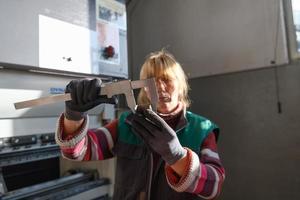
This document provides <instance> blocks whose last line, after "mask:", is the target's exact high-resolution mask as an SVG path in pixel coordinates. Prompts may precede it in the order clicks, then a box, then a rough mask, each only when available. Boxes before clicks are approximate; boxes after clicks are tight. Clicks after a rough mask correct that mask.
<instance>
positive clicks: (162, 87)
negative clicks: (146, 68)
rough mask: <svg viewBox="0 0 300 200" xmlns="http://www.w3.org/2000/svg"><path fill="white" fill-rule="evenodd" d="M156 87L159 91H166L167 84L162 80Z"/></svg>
mask: <svg viewBox="0 0 300 200" xmlns="http://www.w3.org/2000/svg"><path fill="white" fill-rule="evenodd" d="M156 87H157V89H158V90H164V89H165V88H166V84H165V83H164V82H163V81H162V80H157V81H156Z"/></svg>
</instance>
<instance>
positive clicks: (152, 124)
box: [131, 107, 187, 165]
mask: <svg viewBox="0 0 300 200" xmlns="http://www.w3.org/2000/svg"><path fill="white" fill-rule="evenodd" d="M131 125H132V131H133V132H134V133H135V134H136V135H138V136H140V137H141V138H142V139H143V140H144V142H145V143H146V144H147V145H148V146H150V148H151V149H152V150H154V151H155V152H157V153H158V154H160V155H161V157H162V158H163V159H164V161H166V163H168V164H169V165H172V164H174V163H175V162H176V161H177V160H179V159H181V158H183V157H184V156H185V155H186V152H187V151H186V149H184V148H183V147H182V146H181V144H180V142H179V140H178V138H177V135H176V132H175V131H174V130H173V129H172V128H171V127H170V126H169V125H168V124H167V123H166V122H165V121H164V120H163V119H162V118H161V117H159V116H158V115H157V114H156V113H155V112H154V111H152V110H151V109H144V108H141V107H138V109H137V110H136V113H135V114H133V117H132V119H131Z"/></svg>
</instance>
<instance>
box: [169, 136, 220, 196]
mask: <svg viewBox="0 0 300 200" xmlns="http://www.w3.org/2000/svg"><path fill="white" fill-rule="evenodd" d="M186 149H187V148H186ZM187 150H188V154H187V158H188V159H187V160H188V163H187V167H186V170H185V173H184V174H183V176H182V177H178V175H176V172H175V171H174V170H173V169H172V168H171V167H170V166H167V165H166V177H167V181H168V183H169V185H170V186H171V187H172V188H173V189H174V190H176V191H178V192H190V193H194V194H195V195H197V196H200V197H202V198H204V199H214V198H216V197H217V196H218V195H219V194H220V192H221V188H222V184H223V182H224V179H225V170H224V167H223V166H222V164H221V161H220V158H219V155H218V153H217V144H216V139H215V135H214V134H209V135H208V137H207V138H206V139H205V140H204V142H203V144H202V147H201V151H200V154H199V155H197V154H196V153H195V152H193V151H192V150H190V149H187Z"/></svg>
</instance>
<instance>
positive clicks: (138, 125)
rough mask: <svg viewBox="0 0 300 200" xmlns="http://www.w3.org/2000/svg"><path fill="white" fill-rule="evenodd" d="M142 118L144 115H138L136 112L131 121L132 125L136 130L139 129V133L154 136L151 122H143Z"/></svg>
mask: <svg viewBox="0 0 300 200" xmlns="http://www.w3.org/2000/svg"><path fill="white" fill-rule="evenodd" d="M140 118H142V116H137V115H136V114H135V115H134V116H133V119H132V121H131V127H132V128H134V129H135V130H136V131H138V133H139V134H142V135H146V136H145V137H147V136H148V135H149V136H151V137H153V134H152V131H151V128H149V124H147V123H146V124H145V123H144V122H143V121H144V120H142V119H140Z"/></svg>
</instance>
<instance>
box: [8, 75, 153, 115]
mask: <svg viewBox="0 0 300 200" xmlns="http://www.w3.org/2000/svg"><path fill="white" fill-rule="evenodd" d="M143 87H147V88H148V91H149V95H150V102H151V106H152V109H153V110H154V111H156V109H157V105H156V104H157V101H158V94H157V89H156V85H155V79H154V78H150V79H144V80H136V81H130V80H123V81H118V82H113V83H108V84H103V86H101V91H100V95H106V96H107V97H108V98H111V97H112V96H113V95H117V94H124V95H125V97H126V101H127V105H128V107H129V108H130V109H131V110H132V111H133V112H135V109H136V106H137V104H136V101H135V98H134V94H133V90H134V89H138V88H143ZM70 100H71V95H70V94H69V93H66V94H57V95H52V96H47V97H41V98H38V99H32V100H28V101H22V102H17V103H14V105H15V108H16V109H22V108H28V107H34V106H40V105H46V104H51V103H56V102H60V101H70Z"/></svg>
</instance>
